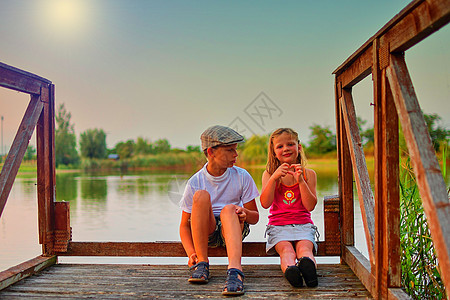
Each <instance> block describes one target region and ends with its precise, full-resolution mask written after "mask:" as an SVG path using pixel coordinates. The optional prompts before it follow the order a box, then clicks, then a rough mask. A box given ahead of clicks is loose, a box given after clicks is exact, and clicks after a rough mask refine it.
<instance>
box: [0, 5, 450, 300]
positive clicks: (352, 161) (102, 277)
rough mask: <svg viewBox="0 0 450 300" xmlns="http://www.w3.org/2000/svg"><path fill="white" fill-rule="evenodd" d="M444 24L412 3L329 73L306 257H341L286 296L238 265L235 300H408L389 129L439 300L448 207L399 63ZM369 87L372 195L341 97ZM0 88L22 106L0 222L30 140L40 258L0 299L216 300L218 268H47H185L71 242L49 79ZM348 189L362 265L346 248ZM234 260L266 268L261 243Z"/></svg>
mask: <svg viewBox="0 0 450 300" xmlns="http://www.w3.org/2000/svg"><path fill="white" fill-rule="evenodd" d="M337 17H341V16H337ZM449 22H450V0H413V1H412V2H411V3H410V4H408V5H407V6H406V7H405V8H404V9H402V10H401V11H400V12H399V13H398V14H397V15H396V16H395V17H394V18H392V19H391V20H390V21H389V22H388V23H386V24H385V25H384V26H383V27H382V28H381V29H380V30H379V31H378V32H377V33H376V34H375V35H374V36H372V37H371V38H370V39H369V40H367V42H366V43H364V44H363V45H362V46H361V47H360V48H359V49H358V50H357V51H356V52H354V53H353V54H352V55H351V56H350V57H349V58H348V59H347V60H346V61H345V62H344V63H343V64H341V65H340V66H339V67H338V68H337V69H336V70H335V71H334V72H333V74H334V75H335V84H334V90H335V112H336V143H337V159H338V174H339V194H338V195H337V196H336V197H331V198H326V199H325V200H324V227H325V230H324V236H325V240H324V241H320V242H319V243H318V253H317V255H319V256H340V258H341V262H342V264H337V265H320V266H319V269H318V274H319V276H320V277H319V286H318V287H317V288H293V287H291V286H290V285H289V284H288V282H287V281H286V280H285V279H284V278H283V276H282V274H281V271H280V269H279V265H268V264H263V265H246V266H245V267H244V273H245V274H246V280H245V286H246V291H247V292H246V294H245V295H244V296H243V298H254V299H259V298H261V299H262V298H264V299H266V298H275V299H283V298H291V297H292V298H294V297H295V298H327V299H332V298H347V299H348V298H358V297H364V298H370V297H371V296H374V297H375V298H377V299H406V298H407V295H406V294H405V293H404V290H403V289H402V283H401V248H400V199H399V174H398V172H399V171H398V170H399V130H398V125H399V123H400V124H401V128H402V131H403V134H404V136H405V141H406V145H407V147H408V151H409V153H410V156H411V163H412V166H413V170H414V174H415V176H416V178H417V186H418V188H419V192H420V195H421V198H422V202H423V207H424V210H425V214H426V216H427V219H428V222H429V228H430V231H431V237H432V239H433V243H434V246H435V250H436V254H437V257H438V260H439V265H440V269H441V270H444V272H442V274H441V276H442V282H443V283H444V286H445V287H446V289H447V293H448V291H449V290H450V272H445V270H450V199H449V197H448V194H447V187H446V185H445V183H444V180H443V177H442V173H441V172H440V166H439V163H438V160H437V158H436V153H435V151H434V148H433V145H432V143H431V138H430V136H429V134H428V130H427V127H426V123H425V120H424V118H423V115H422V113H421V111H422V110H421V107H420V105H419V101H418V98H417V95H416V93H415V91H414V86H413V84H412V81H411V78H410V76H409V72H408V68H407V65H406V61H405V51H407V50H408V49H410V48H411V47H413V46H414V45H416V44H417V43H419V42H420V41H422V40H423V39H425V38H426V37H428V36H429V35H431V34H432V33H433V32H435V31H437V30H439V29H440V28H442V27H444V26H446V25H447V24H448V23H449ZM369 75H371V76H372V80H373V93H374V95H373V103H371V104H373V106H374V149H375V153H374V157H375V161H374V167H375V175H374V188H373V190H372V187H371V183H370V179H369V174H368V171H367V165H366V160H365V156H364V152H363V148H362V143H361V136H360V132H359V128H358V124H357V115H356V110H355V107H354V102H355V101H354V99H353V95H352V88H353V86H355V85H357V84H358V83H359V82H360V81H361V80H363V79H364V78H366V77H367V76H369ZM0 87H3V88H7V89H11V90H15V91H18V92H22V93H26V94H29V95H30V102H29V104H28V107H27V110H26V112H25V114H24V117H23V120H22V122H21V124H20V126H19V129H18V131H17V134H16V137H15V139H14V141H13V144H12V146H11V149H10V151H9V152H8V155H7V157H6V160H5V163H4V165H3V168H2V169H1V172H0V217H1V214H2V212H3V209H4V207H5V205H6V201H7V199H8V196H9V193H10V191H11V188H12V185H13V183H14V180H15V178H16V175H17V172H18V170H19V166H20V164H21V162H22V159H23V157H24V154H25V152H26V149H27V147H28V143H29V141H30V139H31V136H32V135H33V133H34V131H35V128H36V138H37V190H38V225H39V229H38V231H39V232H38V234H39V244H41V245H42V255H41V256H39V257H37V258H35V259H32V260H30V261H28V262H25V263H23V264H21V265H18V266H16V267H12V268H10V269H8V270H6V271H4V272H0V298H1V299H22V298H24V297H27V298H58V299H59V298H94V297H95V298H163V299H171V298H189V299H192V298H222V295H221V290H222V286H223V284H224V282H225V268H226V267H225V266H222V265H213V266H211V271H212V276H213V277H212V279H211V282H210V283H208V284H207V285H203V286H196V285H191V284H189V283H188V282H187V278H188V268H187V266H179V265H165V266H161V265H82V264H56V260H57V256H127V257H133V256H134V257H138V256H139V257H145V256H149V257H150V256H154V257H161V256H165V257H168V256H170V257H181V256H183V257H185V256H186V253H185V252H184V249H183V247H182V245H181V243H180V242H83V241H72V234H71V233H72V228H71V226H70V205H69V202H56V201H55V190H56V179H55V86H54V84H53V83H52V82H51V81H50V80H48V79H45V78H42V77H40V76H37V75H35V74H32V73H28V72H26V71H23V70H20V69H17V68H14V67H12V66H9V65H6V64H3V63H0ZM355 100H357V99H355ZM355 185H356V189H357V194H358V199H359V204H360V209H361V212H362V219H363V225H364V232H365V237H366V241H367V246H368V250H369V251H368V252H369V257H368V258H366V257H364V256H363V255H362V254H361V253H360V252H359V251H358V249H356V248H355V247H354V240H355V233H354V186H355ZM140 225H142V224H140ZM208 254H209V256H210V257H214V256H226V251H225V249H223V248H220V247H219V249H217V248H215V249H212V250H211V251H210V252H208ZM243 256H244V257H263V256H266V254H265V251H264V243H257V242H246V243H244V244H243ZM31 275H34V276H31ZM30 276H31V277H30Z"/></svg>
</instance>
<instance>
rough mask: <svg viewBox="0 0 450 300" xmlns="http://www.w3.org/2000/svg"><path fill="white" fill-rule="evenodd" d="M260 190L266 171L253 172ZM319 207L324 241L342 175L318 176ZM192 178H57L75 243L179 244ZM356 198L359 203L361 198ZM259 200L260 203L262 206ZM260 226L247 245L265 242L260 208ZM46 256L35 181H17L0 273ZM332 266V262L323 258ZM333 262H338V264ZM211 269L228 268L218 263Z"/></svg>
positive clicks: (1, 225)
mask: <svg viewBox="0 0 450 300" xmlns="http://www.w3.org/2000/svg"><path fill="white" fill-rule="evenodd" d="M249 172H250V173H251V174H252V176H253V178H254V180H255V182H256V184H257V186H258V189H259V190H261V175H262V172H263V170H262V169H249ZM317 174H318V186H317V193H318V198H319V202H318V205H317V206H316V209H315V210H314V211H313V213H312V218H313V220H314V222H315V224H316V225H317V227H318V228H319V232H320V234H321V238H320V240H323V238H324V234H323V197H324V196H326V195H334V194H337V191H338V186H337V174H336V173H335V172H331V173H330V172H319V171H318V172H317ZM191 175H192V172H191V173H176V172H173V171H170V172H162V171H158V172H155V171H152V172H150V171H147V172H139V173H131V172H130V173H126V174H120V173H95V174H87V173H58V174H57V175H56V186H57V190H56V198H57V201H63V200H64V201H69V202H70V218H71V220H70V222H71V226H72V231H73V234H72V240H73V241H179V235H178V226H179V220H180V216H181V213H180V209H179V207H178V201H179V200H180V198H181V193H182V192H183V190H184V184H185V182H186V180H187V179H188V178H189V177H190V176H191ZM356 198H357V197H356ZM258 202H259V199H257V203H258ZM258 208H259V212H260V221H259V223H258V224H256V225H255V226H251V233H250V235H249V236H248V237H247V239H246V241H264V230H265V225H266V224H267V215H268V210H265V209H262V208H261V206H260V205H259V204H258ZM355 233H356V246H357V247H358V248H359V249H361V251H362V252H363V253H365V254H367V248H366V245H365V239H364V234H363V229H362V225H361V216H360V210H359V204H358V203H357V201H355ZM39 254H41V246H40V245H39V243H38V235H37V189H36V178H35V177H31V178H17V179H16V181H15V183H14V186H13V188H12V190H11V193H10V196H9V198H8V201H7V204H6V207H5V209H4V211H3V214H2V216H1V218H0V271H1V270H4V269H7V268H9V267H11V266H14V265H16V264H18V263H21V262H23V261H26V260H28V259H30V258H33V257H35V256H37V255H39ZM59 261H60V262H89V263H94V262H98V263H154V264H158V263H164V264H170V263H177V264H184V263H186V262H187V261H186V258H135V257H133V258H113V257H105V258H99V257H95V258H86V257H82V258H77V257H60V258H59ZM318 261H319V262H321V261H322V262H329V261H330V258H319V260H318ZM243 262H244V263H259V262H264V263H279V259H278V258H244V260H243ZM333 262H338V260H337V259H336V258H334V260H333ZM212 263H226V259H225V258H213V259H212Z"/></svg>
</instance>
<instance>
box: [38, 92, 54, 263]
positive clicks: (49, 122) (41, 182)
mask: <svg viewBox="0 0 450 300" xmlns="http://www.w3.org/2000/svg"><path fill="white" fill-rule="evenodd" d="M54 95H55V94H54V85H53V84H51V85H50V86H49V88H42V89H41V95H40V101H41V102H43V103H44V110H43V111H42V113H41V116H40V118H39V121H38V126H37V182H38V223H39V243H40V244H42V253H43V255H51V254H52V253H53V252H54V251H53V242H54V199H55V110H54V108H55V102H54Z"/></svg>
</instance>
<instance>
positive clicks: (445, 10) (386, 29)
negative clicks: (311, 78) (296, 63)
mask: <svg viewBox="0 0 450 300" xmlns="http://www.w3.org/2000/svg"><path fill="white" fill-rule="evenodd" d="M449 21H450V1H449V0H428V1H426V0H416V1H413V2H411V3H410V4H408V5H407V6H406V7H405V8H404V9H403V10H402V11H401V12H400V13H398V14H397V15H396V16H394V17H393V18H392V19H391V20H390V21H389V22H388V23H386V25H384V26H383V27H382V28H381V29H380V30H379V31H378V32H377V33H376V34H375V35H373V36H372V37H371V38H369V39H368V40H367V41H366V42H365V43H364V44H363V45H362V46H361V47H360V48H359V49H358V50H357V51H355V52H354V53H353V54H352V55H351V56H350V57H349V58H347V60H346V61H345V62H344V63H342V64H341V65H340V66H339V67H338V68H337V69H336V70H335V71H334V72H333V74H336V77H341V76H342V78H347V80H345V82H352V80H355V79H356V78H358V77H361V76H362V74H363V73H355V72H354V70H355V69H354V68H355V67H352V65H353V64H356V65H359V67H358V68H357V69H358V70H360V72H364V70H367V69H368V68H370V67H371V64H372V61H371V60H370V59H362V57H371V55H369V54H368V53H366V52H371V51H372V43H373V41H374V40H375V39H380V41H381V44H382V45H384V44H389V45H391V46H390V51H391V52H398V51H405V50H407V49H409V48H411V47H412V46H414V45H415V44H417V43H418V42H420V41H421V40H423V39H424V38H426V37H427V36H429V35H431V34H432V33H433V32H436V31H437V30H439V29H441V28H442V27H444V26H445V25H446V24H447V23H448V22H449ZM352 68H353V69H352ZM347 70H349V71H347ZM345 72H347V74H344V73H345ZM351 74H352V75H351ZM340 81H342V80H340ZM343 83H344V81H343ZM343 86H344V87H349V86H348V85H346V84H344V85H343Z"/></svg>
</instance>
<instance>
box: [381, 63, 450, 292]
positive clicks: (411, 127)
mask: <svg viewBox="0 0 450 300" xmlns="http://www.w3.org/2000/svg"><path fill="white" fill-rule="evenodd" d="M386 71H387V77H388V79H389V83H390V86H391V89H392V94H393V98H394V101H395V106H396V108H397V113H398V115H399V117H400V121H401V124H402V129H403V133H404V135H405V140H406V144H407V146H408V150H409V153H410V156H411V162H412V166H413V170H414V173H415V175H416V180H417V185H418V187H419V192H420V196H421V198H422V203H423V207H424V211H425V214H426V216H427V222H428V226H429V228H430V231H431V236H432V238H433V243H434V247H435V250H436V254H437V257H438V259H439V264H440V269H441V270H450V260H449V258H450V199H449V198H448V195H447V191H446V186H445V183H444V179H443V177H442V173H441V171H440V167H439V164H438V162H437V159H436V155H435V152H434V149H433V146H432V143H431V138H430V135H429V133H428V129H427V126H426V123H425V121H424V118H423V115H422V111H421V109H420V105H419V102H418V99H417V96H416V94H415V91H414V87H413V85H412V82H411V78H410V76H409V73H408V69H407V67H406V63H405V61H404V57H403V55H391V57H390V66H389V67H388V68H387V70H386ZM441 276H442V280H443V282H444V285H445V287H446V289H447V290H448V291H450V272H446V271H443V272H442V273H441Z"/></svg>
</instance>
